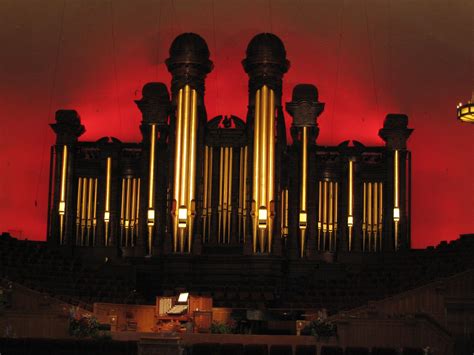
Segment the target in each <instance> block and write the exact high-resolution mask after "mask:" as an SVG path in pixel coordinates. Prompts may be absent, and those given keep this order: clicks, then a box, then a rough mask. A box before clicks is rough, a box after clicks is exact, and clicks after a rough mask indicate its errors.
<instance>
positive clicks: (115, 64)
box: [110, 0, 122, 135]
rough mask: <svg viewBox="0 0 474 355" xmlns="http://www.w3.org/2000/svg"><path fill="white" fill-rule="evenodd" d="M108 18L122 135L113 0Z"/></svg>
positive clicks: (120, 123)
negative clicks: (110, 26)
mask: <svg viewBox="0 0 474 355" xmlns="http://www.w3.org/2000/svg"><path fill="white" fill-rule="evenodd" d="M110 20H111V24H112V28H111V29H112V58H113V64H114V76H115V97H116V100H117V116H118V119H119V132H120V135H122V115H121V114H120V101H119V80H118V73H117V52H116V46H115V25H114V5H113V0H110Z"/></svg>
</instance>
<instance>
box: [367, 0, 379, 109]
mask: <svg viewBox="0 0 474 355" xmlns="http://www.w3.org/2000/svg"><path fill="white" fill-rule="evenodd" d="M364 15H365V25H366V29H367V42H368V46H369V60H370V72H371V76H372V85H373V89H374V98H375V109H376V113H377V114H378V113H379V100H378V94H377V85H376V81H375V64H374V58H373V55H372V39H371V37H370V27H369V15H368V13H367V0H364Z"/></svg>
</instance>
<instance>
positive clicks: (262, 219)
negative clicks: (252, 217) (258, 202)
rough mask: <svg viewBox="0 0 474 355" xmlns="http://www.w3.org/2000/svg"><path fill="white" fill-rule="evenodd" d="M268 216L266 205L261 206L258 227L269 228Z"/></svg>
mask: <svg viewBox="0 0 474 355" xmlns="http://www.w3.org/2000/svg"><path fill="white" fill-rule="evenodd" d="M267 218H268V212H267V209H266V208H265V207H260V208H259V209H258V228H260V229H265V228H267Z"/></svg>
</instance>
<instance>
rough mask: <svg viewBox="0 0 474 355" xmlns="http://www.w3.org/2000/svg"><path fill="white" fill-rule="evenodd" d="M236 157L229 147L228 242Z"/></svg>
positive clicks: (228, 238) (228, 240)
mask: <svg viewBox="0 0 474 355" xmlns="http://www.w3.org/2000/svg"><path fill="white" fill-rule="evenodd" d="M233 159H234V153H233V149H232V148H229V193H228V194H227V209H228V211H227V213H228V216H227V218H228V221H227V229H228V230H227V243H230V233H231V223H232V164H233Z"/></svg>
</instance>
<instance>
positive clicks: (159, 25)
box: [155, 0, 163, 81]
mask: <svg viewBox="0 0 474 355" xmlns="http://www.w3.org/2000/svg"><path fill="white" fill-rule="evenodd" d="M157 2H158V21H157V23H156V57H155V58H156V81H160V75H159V69H160V39H161V10H162V6H161V5H162V4H163V0H157Z"/></svg>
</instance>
